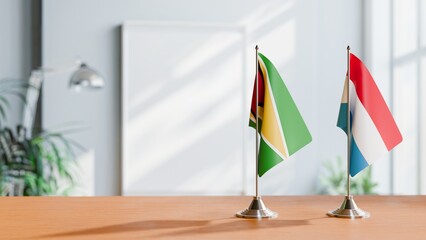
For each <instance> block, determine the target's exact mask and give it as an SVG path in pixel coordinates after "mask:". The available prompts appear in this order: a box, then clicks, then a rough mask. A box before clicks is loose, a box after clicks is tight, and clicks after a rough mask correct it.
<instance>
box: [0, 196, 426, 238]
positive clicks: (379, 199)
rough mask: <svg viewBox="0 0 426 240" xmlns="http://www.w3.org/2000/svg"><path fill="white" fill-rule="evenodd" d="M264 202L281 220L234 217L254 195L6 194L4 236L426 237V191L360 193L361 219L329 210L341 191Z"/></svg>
mask: <svg viewBox="0 0 426 240" xmlns="http://www.w3.org/2000/svg"><path fill="white" fill-rule="evenodd" d="M263 200H264V202H265V204H266V205H267V206H268V207H269V208H270V209H272V210H274V211H277V212H278V213H279V217H278V218H276V219H271V220H247V219H239V218H235V217H234V214H235V212H237V211H239V210H242V209H243V208H246V207H247V206H248V204H249V203H250V201H251V197H68V198H67V197H14V198H12V197H2V198H0V239H155V238H165V239H265V240H270V239H299V240H303V239H339V240H340V239H356V240H363V239H407V240H408V239H423V240H424V239H426V196H356V197H355V200H356V201H357V203H358V206H359V207H361V208H362V209H364V210H366V211H369V212H370V213H371V217H370V218H369V219H357V220H349V219H338V218H330V217H327V216H326V215H325V213H326V212H327V211H328V210H331V209H334V208H336V207H338V206H339V205H340V203H341V201H342V200H343V197H341V196H297V197H296V196H289V197H263Z"/></svg>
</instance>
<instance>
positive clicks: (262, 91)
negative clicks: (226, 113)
mask: <svg viewBox="0 0 426 240" xmlns="http://www.w3.org/2000/svg"><path fill="white" fill-rule="evenodd" d="M257 78H258V79H259V106H261V107H263V100H264V98H265V88H264V84H263V74H262V70H261V68H260V65H258V73H257ZM252 96H253V97H252V99H251V112H252V113H253V115H254V116H255V117H256V112H257V107H256V80H255V81H254V87H253V95H252Z"/></svg>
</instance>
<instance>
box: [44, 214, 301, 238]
mask: <svg viewBox="0 0 426 240" xmlns="http://www.w3.org/2000/svg"><path fill="white" fill-rule="evenodd" d="M232 219H235V220H234V221H231V222H229V219H220V220H214V221H221V220H225V221H226V222H221V223H216V224H215V223H212V221H203V220H191V221H189V220H149V221H138V222H130V223H124V224H116V225H110V226H105V227H98V228H88V229H83V230H77V231H68V232H62V233H55V234H49V235H43V236H39V238H41V239H44V238H57V237H71V236H84V235H86V236H87V235H97V234H114V233H125V232H138V231H147V230H155V229H179V230H176V231H172V232H168V233H163V234H159V235H156V236H155V237H166V236H177V235H180V236H184V235H188V234H194V233H197V234H209V233H219V232H235V231H242V230H244V231H249V230H256V229H266V228H284V227H293V226H302V225H308V224H309V220H276V219H273V220H263V221H259V220H247V219H236V218H232ZM180 228H188V229H183V230H182V229H180Z"/></svg>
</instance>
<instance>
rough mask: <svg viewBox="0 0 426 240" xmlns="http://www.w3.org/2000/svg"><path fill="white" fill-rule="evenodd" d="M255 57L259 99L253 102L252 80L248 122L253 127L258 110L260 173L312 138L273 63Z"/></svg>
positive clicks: (254, 91)
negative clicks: (256, 60) (256, 59)
mask: <svg viewBox="0 0 426 240" xmlns="http://www.w3.org/2000/svg"><path fill="white" fill-rule="evenodd" d="M258 59H259V60H258V65H257V67H258V76H257V77H258V80H259V84H258V86H259V91H258V92H259V98H258V100H259V102H258V103H257V104H256V82H255V83H254V89H253V98H252V102H251V113H250V124H249V125H250V126H251V127H253V128H255V129H256V113H257V111H258V114H259V115H258V119H259V133H260V144H259V145H260V146H259V163H258V166H259V168H258V169H259V171H258V174H259V176H262V175H263V174H265V173H266V172H267V171H268V170H269V169H271V168H272V167H274V166H275V165H277V164H278V163H280V162H281V161H283V160H284V159H286V158H288V157H289V156H291V155H292V154H293V153H295V152H297V151H298V150H299V149H301V148H302V147H304V146H305V145H307V144H308V143H310V142H311V141H312V137H311V134H310V133H309V130H308V128H307V127H306V124H305V122H304V121H303V118H302V116H301V115H300V112H299V110H298V109H297V107H296V104H295V103H294V101H293V98H292V97H291V95H290V92H289V91H288V89H287V87H286V86H285V84H284V81H283V80H282V79H281V76H280V74H279V73H278V71H277V69H276V68H275V66H274V65H273V64H272V63H271V61H269V59H267V58H266V57H265V56H264V55H263V54H261V53H259V58H258ZM256 106H257V108H256Z"/></svg>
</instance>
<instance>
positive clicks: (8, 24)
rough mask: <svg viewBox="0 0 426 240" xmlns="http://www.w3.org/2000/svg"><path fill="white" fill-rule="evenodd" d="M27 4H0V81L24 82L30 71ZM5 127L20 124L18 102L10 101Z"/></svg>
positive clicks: (19, 0)
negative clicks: (22, 80) (13, 80)
mask: <svg viewBox="0 0 426 240" xmlns="http://www.w3.org/2000/svg"><path fill="white" fill-rule="evenodd" d="M30 7H31V4H30V1H28V0H1V1H0V79H3V78H13V79H27V78H28V77H29V74H30V72H31V15H30V13H31V8H30ZM10 100H11V103H12V105H11V109H10V110H9V111H8V119H7V120H8V121H7V125H8V126H10V127H13V128H14V126H15V125H16V124H18V123H20V121H21V115H22V102H20V101H19V100H18V99H17V98H13V97H12V98H10Z"/></svg>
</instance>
